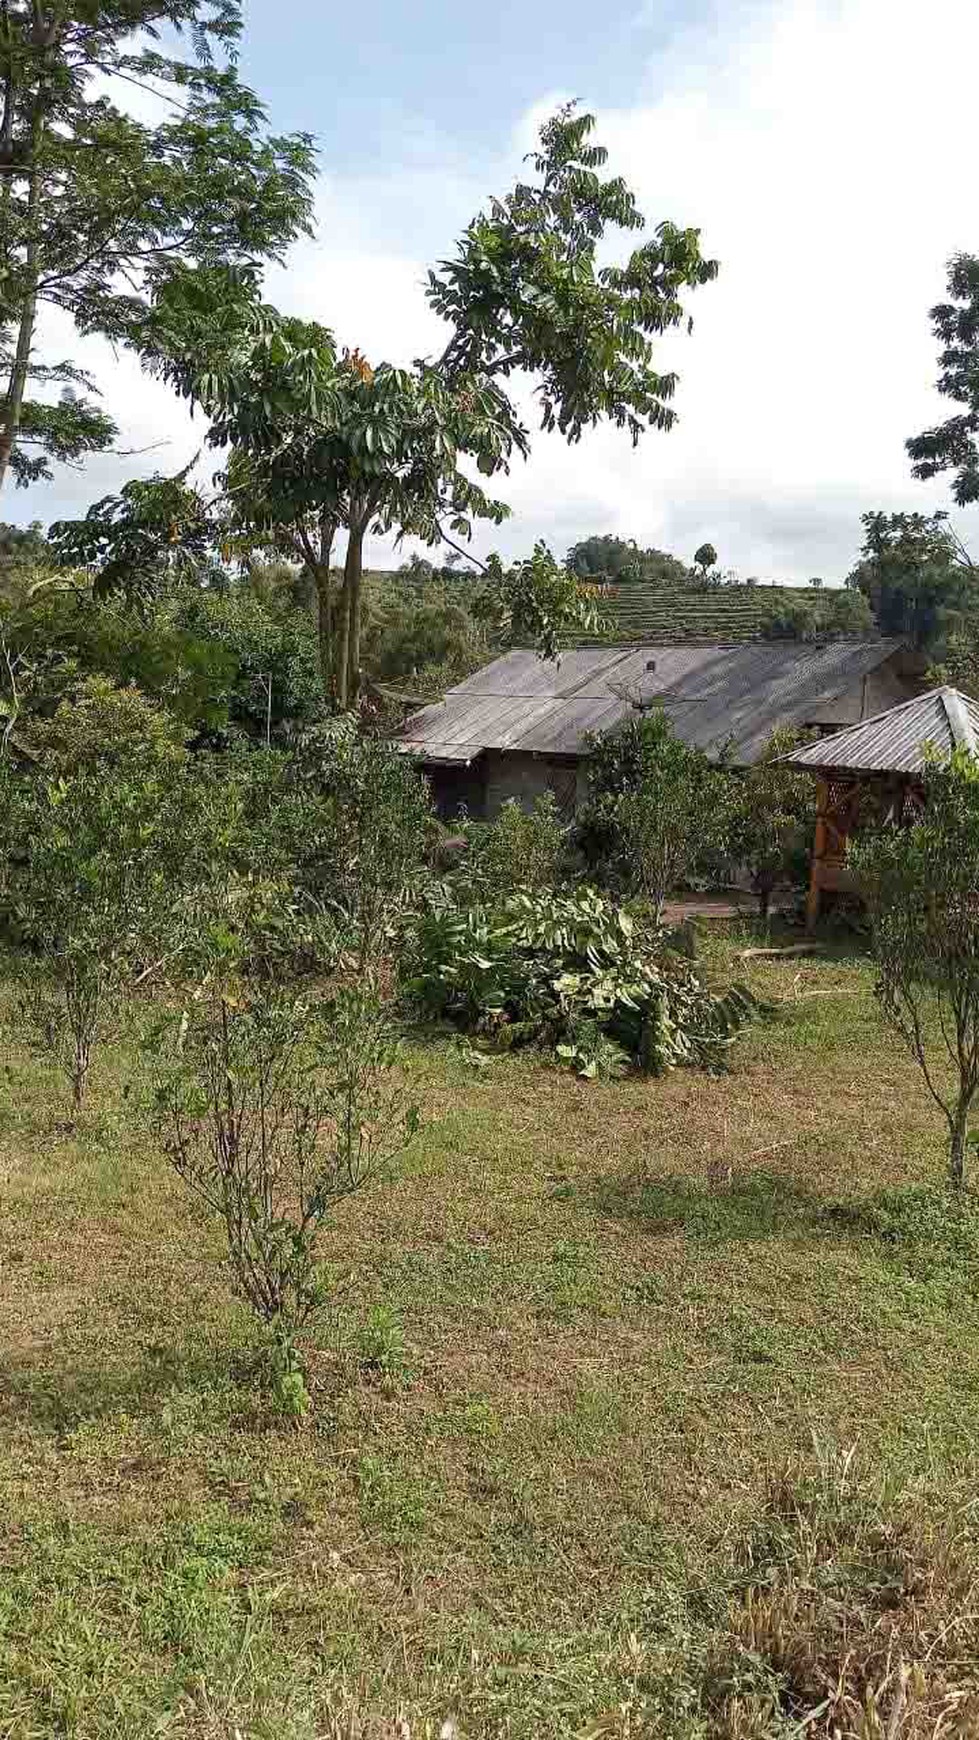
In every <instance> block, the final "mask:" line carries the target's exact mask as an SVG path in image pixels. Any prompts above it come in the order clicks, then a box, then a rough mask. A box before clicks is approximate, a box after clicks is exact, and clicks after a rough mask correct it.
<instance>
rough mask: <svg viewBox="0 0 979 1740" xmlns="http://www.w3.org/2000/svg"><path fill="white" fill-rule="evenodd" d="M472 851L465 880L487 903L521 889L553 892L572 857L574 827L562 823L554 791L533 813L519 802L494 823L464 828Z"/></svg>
mask: <svg viewBox="0 0 979 1740" xmlns="http://www.w3.org/2000/svg"><path fill="white" fill-rule="evenodd" d="M463 832H464V834H465V837H466V844H467V850H466V853H465V857H464V858H463V860H462V863H461V866H460V876H461V878H462V879H463V880H464V882H465V883H466V885H467V886H468V887H469V888H470V889H477V890H478V891H479V893H480V894H481V895H482V896H484V897H485V898H487V899H490V900H493V899H496V898H497V897H498V896H501V895H506V894H512V893H513V891H514V889H517V888H534V889H538V888H554V887H556V886H557V884H558V883H559V882H560V881H561V878H562V875H563V873H564V871H565V868H566V865H567V861H568V856H569V847H568V837H569V833H570V829H569V828H568V826H567V824H566V823H564V822H562V820H561V816H560V813H559V811H558V807H557V801H556V799H555V797H554V794H553V792H545V793H543V795H542V796H540V797H538V798H537V799H536V800H535V802H534V806H533V808H532V809H531V810H524V809H522V808H521V806H520V804H519V803H518V802H517V800H516V798H510V800H509V801H508V802H507V803H505V804H504V805H503V808H502V809H501V810H500V813H499V815H498V816H497V818H496V820H495V821H494V822H467V823H465V824H464V826H463Z"/></svg>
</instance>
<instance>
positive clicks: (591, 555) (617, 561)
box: [565, 532, 691, 586]
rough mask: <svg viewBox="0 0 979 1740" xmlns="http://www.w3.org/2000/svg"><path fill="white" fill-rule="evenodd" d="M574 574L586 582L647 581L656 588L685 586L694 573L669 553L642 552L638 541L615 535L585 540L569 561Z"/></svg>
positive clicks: (595, 536)
mask: <svg viewBox="0 0 979 1740" xmlns="http://www.w3.org/2000/svg"><path fill="white" fill-rule="evenodd" d="M565 563H566V565H567V567H568V568H569V569H570V571H571V573H572V574H577V575H578V577H579V579H582V580H589V579H591V580H602V581H615V582H617V583H619V584H622V583H626V584H628V582H630V581H633V580H643V581H646V582H647V583H652V584H654V585H671V586H678V585H682V584H683V583H684V582H685V581H688V580H689V579H690V578H691V575H690V569H689V568H688V567H687V566H686V564H685V563H684V562H681V561H680V559H679V557H678V556H671V555H669V554H668V553H667V551H666V550H656V549H652V548H650V549H640V547H639V545H638V544H637V543H636V541H635V539H634V538H628V539H627V538H617V537H615V536H613V534H612V533H611V532H604V533H602V534H600V535H593V536H592V537H590V538H581V539H579V541H578V543H576V544H572V546H571V548H570V550H569V551H568V553H567V555H566V557H565Z"/></svg>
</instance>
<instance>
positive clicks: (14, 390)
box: [0, 107, 44, 490]
mask: <svg viewBox="0 0 979 1740" xmlns="http://www.w3.org/2000/svg"><path fill="white" fill-rule="evenodd" d="M43 136H44V127H43V123H42V121H41V114H40V107H38V108H37V109H35V112H34V120H33V124H32V127H31V168H30V178H29V181H28V192H27V214H26V215H27V249H26V256H25V261H24V268H25V286H26V287H25V290H24V300H23V303H22V305H21V310H20V320H19V323H18V327H17V346H16V349H15V351H14V360H13V365H12V367H11V370H10V379H9V381H8V383H7V392H6V396H5V398H4V401H3V407H2V410H0V490H2V489H3V486H4V483H5V482H6V478H7V473H8V471H9V470H10V457H11V454H12V453H13V450H14V442H15V441H16V439H17V431H18V429H19V428H20V419H21V414H22V412H23V409H24V398H25V395H26V392H27V377H28V373H29V371H30V364H31V346H32V345H33V342H34V321H35V318H36V315H37V283H38V278H39V276H40V267H39V258H40V245H39V240H38V217H39V213H40V206H41V169H40V164H39V163H38V155H39V153H40V149H41V141H42V139H43Z"/></svg>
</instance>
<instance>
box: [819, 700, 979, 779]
mask: <svg viewBox="0 0 979 1740" xmlns="http://www.w3.org/2000/svg"><path fill="white" fill-rule="evenodd" d="M977 744H979V706H977V705H976V703H975V701H972V700H970V698H969V696H968V695H963V694H961V693H960V692H959V690H958V689H952V688H948V687H946V688H941V689H930V690H929V691H928V693H927V694H925V695H918V696H916V697H915V699H914V700H913V701H903V702H902V703H901V704H900V706H897V707H891V708H889V709H888V711H887V712H886V713H877V714H875V716H874V718H872V719H863V720H861V722H860V724H859V725H850V726H848V727H847V729H846V730H845V731H836V732H834V734H833V736H832V737H822V738H820V740H819V742H818V743H810V744H808V745H807V747H806V748H805V749H799V750H797V751H796V752H795V753H794V754H793V755H791V756H786V760H787V761H790V762H791V764H792V766H793V767H805V768H809V769H810V770H812V771H817V770H819V771H822V772H826V773H828V772H840V773H843V772H849V771H851V770H852V771H853V772H855V773H856V772H862V773H921V772H922V770H923V769H924V768H925V766H926V765H927V762H928V759H929V756H930V755H931V756H934V755H935V754H938V755H940V756H941V757H943V758H944V759H947V758H948V756H950V755H951V753H952V750H953V749H955V748H956V747H961V748H964V749H968V750H969V751H970V753H971V754H972V755H975V754H976V753H977Z"/></svg>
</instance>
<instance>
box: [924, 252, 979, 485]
mask: <svg viewBox="0 0 979 1740" xmlns="http://www.w3.org/2000/svg"><path fill="white" fill-rule="evenodd" d="M948 296H949V300H948V301H947V302H939V303H938V305H937V306H936V307H935V308H933V309H932V311H931V322H932V326H933V328H934V332H935V337H936V339H937V341H938V344H939V356H938V362H939V369H940V373H939V376H938V390H939V392H940V393H942V394H944V396H945V397H946V398H947V399H951V400H952V402H953V404H956V405H961V406H963V409H962V410H961V411H957V412H955V413H954V415H953V416H951V417H948V418H946V420H945V422H944V423H939V424H936V426H935V427H934V428H932V429H926V430H925V431H924V433H923V434H921V435H914V436H912V438H911V440H910V441H908V443H907V449H908V452H909V454H910V455H911V459H912V461H913V465H912V470H913V472H914V475H915V477H922V478H927V477H937V476H939V475H940V473H942V472H945V471H951V472H953V473H954V476H953V479H952V497H953V500H954V501H955V502H957V504H958V506H959V507H965V506H967V505H968V503H969V502H973V501H979V256H977V255H975V254H956V255H955V257H954V258H953V259H952V260H951V261H950V263H949V268H948Z"/></svg>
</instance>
